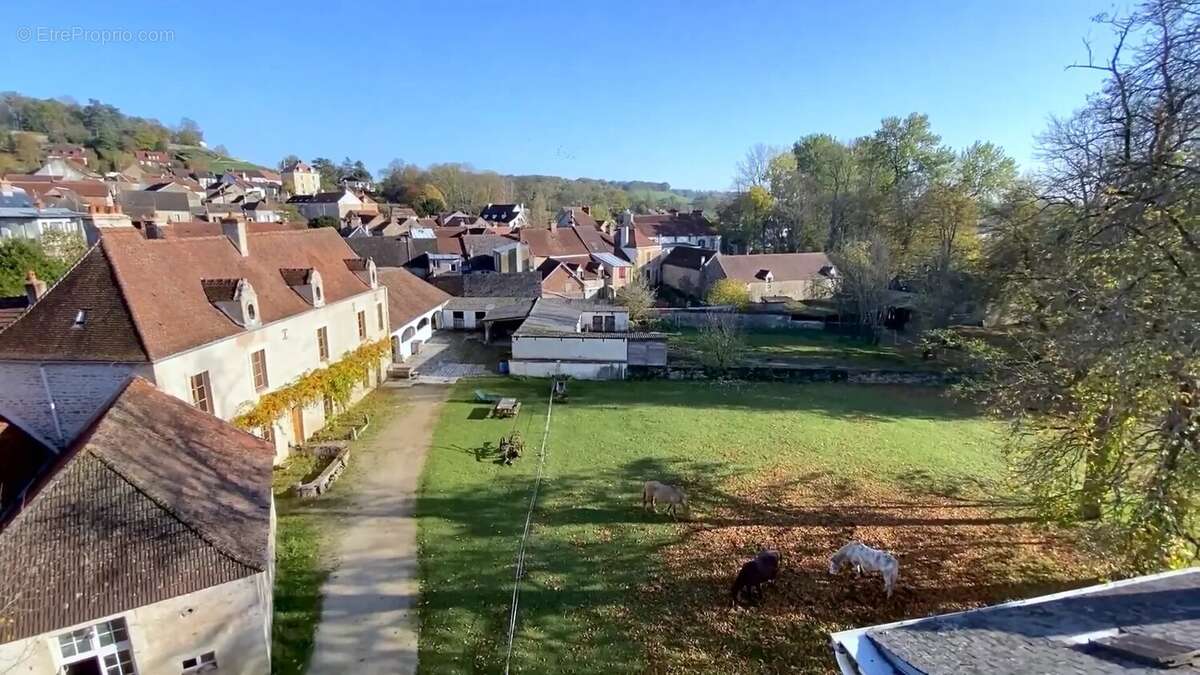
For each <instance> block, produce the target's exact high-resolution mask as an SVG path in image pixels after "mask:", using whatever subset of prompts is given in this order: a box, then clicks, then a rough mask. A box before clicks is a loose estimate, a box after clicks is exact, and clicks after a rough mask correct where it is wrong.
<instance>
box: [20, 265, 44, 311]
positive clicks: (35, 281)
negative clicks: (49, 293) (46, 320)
mask: <svg viewBox="0 0 1200 675" xmlns="http://www.w3.org/2000/svg"><path fill="white" fill-rule="evenodd" d="M45 294H46V282H44V281H42V280H41V279H39V278H37V273H35V272H34V271H33V270H29V271H28V272H26V273H25V297H27V298H29V304H31V305H32V304H33V303H35V302H37V301H38V300H41V299H42V296H43V295H45Z"/></svg>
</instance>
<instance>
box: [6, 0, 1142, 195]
mask: <svg viewBox="0 0 1200 675" xmlns="http://www.w3.org/2000/svg"><path fill="white" fill-rule="evenodd" d="M5 4H6V6H5V9H4V15H3V16H4V20H3V23H4V24H5V25H4V27H3V28H2V29H0V30H2V31H3V32H2V33H0V63H2V64H4V66H5V67H4V68H3V73H4V74H3V76H2V77H0V90H15V91H18V92H21V93H23V94H27V95H32V96H38V97H54V96H63V95H67V96H71V97H74V98H75V99H77V100H79V101H81V102H85V101H86V100H87V99H89V98H98V99H101V100H103V101H105V102H107V103H111V104H113V105H116V106H118V107H119V108H121V109H122V110H123V111H124V112H127V113H130V114H135V115H140V116H143V117H153V118H157V119H159V120H162V121H163V122H165V123H167V124H170V125H173V124H176V123H178V121H179V119H180V117H183V116H187V117H191V118H192V119H195V120H196V121H197V122H199V124H200V126H201V127H202V128H203V129H204V132H205V134H206V138H207V139H208V141H209V142H210V143H212V144H217V143H221V144H224V145H225V146H226V147H228V148H229V149H230V151H231V152H232V153H233V154H234V155H236V156H239V157H242V158H245V159H249V160H252V161H256V162H259V163H264V164H268V165H274V164H275V163H276V162H277V161H278V160H279V159H280V158H282V157H283V156H285V155H287V154H289V153H294V154H297V155H299V156H301V157H303V158H305V159H312V158H313V157H318V156H325V157H330V158H332V159H334V160H335V161H340V160H341V159H342V158H343V157H345V156H350V157H352V158H354V159H362V160H363V161H364V162H365V163H366V164H367V166H368V168H370V169H371V170H372V171H375V170H377V169H379V168H382V167H383V166H385V165H386V164H387V163H388V162H389V161H390V160H392V159H394V158H400V159H403V160H404V161H407V162H410V163H416V164H421V165H425V164H429V163H431V162H447V161H459V162H468V163H470V164H472V165H474V166H475V167H477V168H482V169H492V170H496V171H500V172H503V173H541V174H553V175H562V176H568V177H580V176H587V177H594V178H609V179H615V180H621V179H639V180H654V181H667V182H670V183H671V185H673V186H675V187H680V188H714V189H724V188H727V187H728V186H729V184H730V181H731V176H732V174H733V168H734V164H735V163H736V162H737V161H738V160H739V159H740V158H741V156H742V155H743V154H744V153H745V150H746V148H748V147H749V146H750V145H752V144H754V143H768V144H773V145H781V146H785V145H788V144H790V143H791V142H792V141H794V140H796V139H797V138H799V137H800V136H803V135H805V134H808V133H814V132H826V133H830V134H833V135H835V136H838V137H841V138H850V137H854V136H859V135H863V134H867V133H870V132H871V131H872V130H873V129H874V128H876V126H877V125H878V122H879V120H880V119H881V118H883V117H885V116H888V115H905V114H907V113H909V112H913V111H920V112H925V113H928V114H929V115H930V117H931V119H932V122H933V126H934V129H935V130H936V131H937V132H939V133H940V134H941V135H942V137H943V140H944V141H945V142H947V143H949V144H951V145H954V146H956V147H961V146H963V145H966V144H968V143H970V142H972V141H974V140H977V139H979V140H990V141H994V142H996V143H999V144H1000V145H1002V146H1004V147H1005V148H1006V149H1007V150H1008V152H1009V153H1010V154H1011V155H1012V156H1014V157H1015V158H1016V159H1017V160H1018V162H1020V164H1021V166H1022V168H1023V169H1027V168H1030V167H1031V166H1032V165H1033V162H1034V161H1035V160H1034V136H1035V134H1037V133H1038V132H1040V131H1041V130H1042V129H1043V128H1044V127H1045V124H1046V120H1047V118H1048V116H1050V115H1051V114H1058V115H1062V114H1067V113H1069V112H1070V111H1071V110H1073V109H1074V108H1076V107H1078V106H1079V105H1081V104H1082V103H1083V100H1084V97H1085V96H1086V94H1087V93H1088V92H1090V91H1092V90H1094V89H1095V88H1096V87H1097V85H1098V82H1099V79H1098V76H1097V75H1096V73H1094V72H1089V71H1084V70H1078V69H1075V70H1067V69H1066V68H1065V66H1067V65H1069V64H1071V63H1073V62H1078V61H1082V60H1084V59H1085V58H1086V50H1085V48H1084V46H1083V39H1084V38H1090V39H1091V40H1092V41H1093V44H1094V46H1097V47H1103V46H1106V45H1109V44H1111V39H1110V36H1109V34H1108V32H1107V31H1106V30H1105V29H1104V28H1103V27H1101V26H1097V25H1095V24H1093V23H1091V21H1090V17H1092V16H1093V15H1095V14H1096V13H1098V12H1101V11H1105V10H1111V9H1112V8H1113V7H1114V4H1113V3H1112V2H1098V1H1096V0H1092V1H1090V2H1085V1H1083V0H986V1H985V0H930V1H926V2H917V1H916V0H900V1H896V0H890V1H878V2H815V1H813V2H800V1H795V0H778V1H774V2H757V1H750V2H744V1H740V0H739V1H734V0H727V1H725V2H711V1H709V0H700V1H694V2H685V1H660V0H634V1H631V2H616V1H608V0H588V1H583V0H579V1H576V0H565V1H563V0H558V1H551V0H546V1H538V2H515V1H514V2H452V1H446V2H439V1H426V2H414V3H409V2H388V1H386V0H361V1H359V2H347V3H340V2H336V1H334V0H321V1H320V2H306V1H304V0H298V1H296V2H289V3H270V2H234V3H228V4H226V3H203V2H163V1H162V0H157V1H155V2H134V1H132V0H127V1H123V2H95V1H94V0H92V1H87V2H74V1H62V2H28V1H26V2H10V3H5ZM1123 4H1124V3H1122V5H1123ZM77 28H78V29H86V30H89V31H90V30H100V29H115V30H128V31H131V33H132V40H131V41H129V42H123V41H118V42H109V43H107V44H105V43H102V42H100V41H98V40H97V38H98V37H99V36H97V35H95V34H85V35H80V34H79V33H78V32H76V34H75V35H71V34H68V35H67V36H66V38H67V39H65V40H64V39H59V40H53V41H51V40H50V38H51V37H52V36H51V35H50V34H49V33H48V32H47V30H48V29H65V30H66V31H68V32H70V31H72V29H77ZM143 30H162V31H173V35H172V36H170V37H169V39H167V40H165V41H157V42H152V41H139V39H138V37H139V36H138V35H137V32H138V31H143Z"/></svg>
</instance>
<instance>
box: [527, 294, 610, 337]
mask: <svg viewBox="0 0 1200 675" xmlns="http://www.w3.org/2000/svg"><path fill="white" fill-rule="evenodd" d="M628 311H629V310H627V309H625V308H624V307H620V306H618V305H609V304H603V303H597V302H592V301H588V300H564V299H559V298H541V299H539V300H538V301H537V302H536V303H534V305H533V309H532V310H530V312H529V318H528V319H526V320H525V323H523V324H521V327H520V328H519V329H517V332H516V333H515V335H518V336H521V335H562V334H564V333H569V334H571V335H575V336H578V337H606V336H607V337H611V336H613V335H619V336H622V337H624V336H625V335H626V333H615V334H614V333H581V332H580V331H579V319H580V316H582V315H583V313H584V312H628Z"/></svg>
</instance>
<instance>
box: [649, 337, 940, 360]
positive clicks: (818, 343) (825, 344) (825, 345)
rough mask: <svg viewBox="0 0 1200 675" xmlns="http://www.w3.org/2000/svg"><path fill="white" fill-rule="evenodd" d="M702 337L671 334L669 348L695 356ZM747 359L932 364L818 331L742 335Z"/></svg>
mask: <svg viewBox="0 0 1200 675" xmlns="http://www.w3.org/2000/svg"><path fill="white" fill-rule="evenodd" d="M699 335H700V333H699V331H698V330H696V329H692V328H681V329H676V330H675V331H674V332H673V333H671V335H670V338H669V344H670V346H671V348H672V349H673V350H674V352H675V353H676V354H678V355H679V356H681V357H683V358H689V357H693V356H694V352H695V350H696V344H697V339H698V337H699ZM743 336H744V337H745V340H746V345H747V347H748V350H747V351H748V353H747V357H748V358H751V359H755V360H762V361H786V362H789V363H800V364H805V365H815V366H855V367H861V368H925V367H928V366H929V364H927V363H924V362H922V361H921V360H920V359H919V358H916V356H915V355H914V354H912V353H911V352H910V351H905V350H903V349H898V348H896V347H891V346H887V345H881V344H880V345H872V344H868V343H867V342H864V341H863V340H860V339H858V338H855V337H851V336H846V335H838V334H836V333H830V332H826V331H819V330H787V329H779V330H766V329H762V330H750V331H746V332H745V333H743Z"/></svg>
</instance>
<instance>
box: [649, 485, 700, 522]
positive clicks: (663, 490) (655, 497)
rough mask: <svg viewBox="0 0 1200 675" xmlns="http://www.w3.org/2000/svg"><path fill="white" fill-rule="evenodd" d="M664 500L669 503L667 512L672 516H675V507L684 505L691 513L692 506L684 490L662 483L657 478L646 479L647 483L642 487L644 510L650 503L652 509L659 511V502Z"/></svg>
mask: <svg viewBox="0 0 1200 675" xmlns="http://www.w3.org/2000/svg"><path fill="white" fill-rule="evenodd" d="M659 500H662V501H664V502H666V503H667V513H669V514H671V517H672V518H674V517H675V507H676V506H680V505H682V506H683V508H684V510H686V511H687V512H688V513H691V507H689V506H688V500H687V494H685V493H684V491H683V490H681V489H679V488H677V487H673V486H670V485H667V484H665V483H660V482H658V481H656V480H648V481H646V485H645V486H643V487H642V510H643V511H644V510H645V509H646V505H647V504H649V505H650V510H651V511H653V512H655V513H658V502H659Z"/></svg>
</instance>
